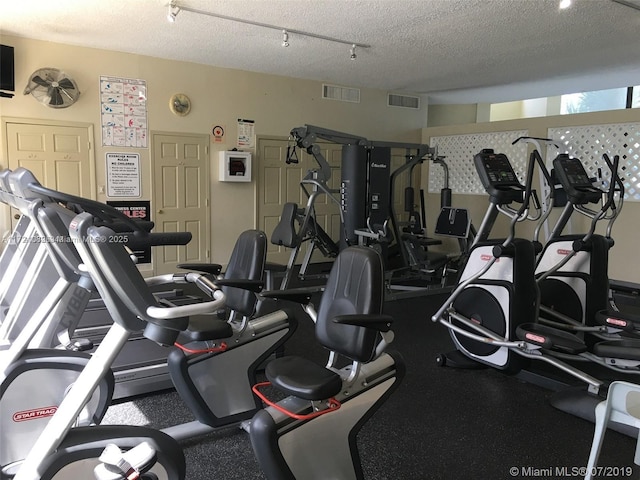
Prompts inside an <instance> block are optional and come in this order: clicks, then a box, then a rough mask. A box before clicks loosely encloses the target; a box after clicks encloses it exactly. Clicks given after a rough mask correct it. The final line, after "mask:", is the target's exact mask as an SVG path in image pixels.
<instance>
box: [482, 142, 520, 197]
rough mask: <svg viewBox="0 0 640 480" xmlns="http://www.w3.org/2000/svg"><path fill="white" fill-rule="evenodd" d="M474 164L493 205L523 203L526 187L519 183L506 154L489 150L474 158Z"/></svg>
mask: <svg viewBox="0 0 640 480" xmlns="http://www.w3.org/2000/svg"><path fill="white" fill-rule="evenodd" d="M473 162H474V164H475V166H476V170H477V171H478V175H479V177H480V181H481V182H482V186H483V187H484V189H485V190H486V191H487V193H488V194H489V196H490V197H491V202H492V203H496V204H508V203H511V202H522V196H523V192H524V190H525V187H524V185H522V184H521V183H520V182H519V180H518V177H517V176H516V173H515V172H514V171H513V167H512V166H511V162H509V159H508V158H507V156H506V155H505V154H504V153H495V152H494V151H493V150H492V149H489V148H487V149H484V150H482V151H481V152H480V153H478V154H477V155H476V156H475V157H473Z"/></svg>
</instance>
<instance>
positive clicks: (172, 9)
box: [167, 2, 180, 23]
mask: <svg viewBox="0 0 640 480" xmlns="http://www.w3.org/2000/svg"><path fill="white" fill-rule="evenodd" d="M178 13H180V7H178V6H177V5H176V4H175V2H171V3H170V4H169V13H167V20H168V21H169V23H174V22H175V21H176V17H177V16H178Z"/></svg>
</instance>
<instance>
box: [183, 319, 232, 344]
mask: <svg viewBox="0 0 640 480" xmlns="http://www.w3.org/2000/svg"><path fill="white" fill-rule="evenodd" d="M182 335H183V336H185V337H187V338H188V339H189V340H190V341H192V342H199V341H206V340H219V339H221V338H229V337H230V336H232V335H233V329H232V328H231V325H229V324H228V323H227V322H225V321H224V320H219V319H217V318H212V317H210V316H207V315H202V316H192V317H189V327H188V328H187V330H185V331H183V332H182Z"/></svg>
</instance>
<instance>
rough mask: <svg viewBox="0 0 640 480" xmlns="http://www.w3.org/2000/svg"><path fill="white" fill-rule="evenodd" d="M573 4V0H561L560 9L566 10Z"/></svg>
mask: <svg viewBox="0 0 640 480" xmlns="http://www.w3.org/2000/svg"><path fill="white" fill-rule="evenodd" d="M570 6H571V0H560V10H564V9H566V8H569V7H570Z"/></svg>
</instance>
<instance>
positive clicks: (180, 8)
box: [167, 0, 371, 60]
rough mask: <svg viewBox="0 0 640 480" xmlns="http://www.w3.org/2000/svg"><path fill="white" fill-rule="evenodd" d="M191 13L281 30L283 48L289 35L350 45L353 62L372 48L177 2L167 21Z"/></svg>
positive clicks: (174, 1)
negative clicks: (361, 49) (361, 50)
mask: <svg viewBox="0 0 640 480" xmlns="http://www.w3.org/2000/svg"><path fill="white" fill-rule="evenodd" d="M183 11H184V12H191V13H197V14H199V15H206V16H208V17H214V18H220V19H222V20H227V21H230V22H237V23H243V24H245V25H253V26H255V27H262V28H270V29H272V30H279V31H281V32H282V46H283V47H288V46H289V35H290V34H295V35H301V36H305V37H309V38H316V39H318V40H324V41H326V42H334V43H341V44H343V45H350V46H351V50H350V53H351V56H350V58H351V60H355V59H356V57H357V55H356V47H360V48H369V47H371V45H366V44H364V43H357V42H353V41H349V40H342V39H340V38H334V37H327V36H325V35H319V34H317V33H311V32H305V31H302V30H292V29H291V28H285V27H279V26H277V25H271V24H268V23H262V22H254V21H253V20H245V19H243V18H236V17H229V16H227V15H220V14H218V13H213V12H208V11H206V10H200V9H197V8H193V7H189V6H188V5H182V4H178V2H177V0H172V1H171V3H170V4H169V13H168V14H167V20H169V21H170V22H172V23H173V22H175V21H176V16H177V15H178V13H180V12H183Z"/></svg>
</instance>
